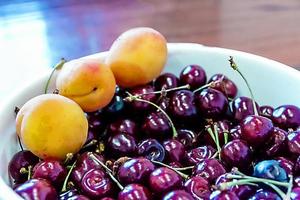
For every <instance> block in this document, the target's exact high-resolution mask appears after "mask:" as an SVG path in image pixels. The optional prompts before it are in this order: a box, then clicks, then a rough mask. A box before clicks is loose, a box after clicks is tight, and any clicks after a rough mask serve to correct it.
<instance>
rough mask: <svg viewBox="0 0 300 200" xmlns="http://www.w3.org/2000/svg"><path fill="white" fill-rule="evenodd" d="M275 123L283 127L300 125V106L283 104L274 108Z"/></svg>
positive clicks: (273, 117) (273, 118)
mask: <svg viewBox="0 0 300 200" xmlns="http://www.w3.org/2000/svg"><path fill="white" fill-rule="evenodd" d="M272 120H273V122H274V124H276V125H277V126H279V127H280V128H283V129H288V128H298V127H299V126H300V108H298V107H297V106H294V105H282V106H279V107H277V108H275V109H274V111H273V114H272Z"/></svg>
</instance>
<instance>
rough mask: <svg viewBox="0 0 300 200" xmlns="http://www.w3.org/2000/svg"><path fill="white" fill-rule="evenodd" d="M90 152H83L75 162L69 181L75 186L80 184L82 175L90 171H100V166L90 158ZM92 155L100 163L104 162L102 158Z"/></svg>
mask: <svg viewBox="0 0 300 200" xmlns="http://www.w3.org/2000/svg"><path fill="white" fill-rule="evenodd" d="M90 154H91V152H84V153H83V154H81V155H80V156H79V157H78V159H77V162H76V165H75V167H74V169H73V170H72V173H71V179H72V180H73V181H74V182H75V183H76V184H77V185H79V184H80V181H81V179H82V177H83V175H84V174H85V173H86V172H87V171H89V170H91V169H94V168H96V169H101V166H100V165H99V164H98V163H97V162H96V161H95V160H93V159H92V158H91V157H90ZM93 155H94V156H95V157H96V158H97V159H99V160H100V161H101V162H104V158H103V156H101V155H99V154H96V153H93Z"/></svg>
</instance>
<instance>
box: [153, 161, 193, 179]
mask: <svg viewBox="0 0 300 200" xmlns="http://www.w3.org/2000/svg"><path fill="white" fill-rule="evenodd" d="M151 162H153V163H155V164H158V165H161V166H164V167H166V168H169V169H171V170H173V171H175V172H176V173H177V174H179V175H180V176H181V177H182V178H184V179H188V178H189V176H188V175H187V174H184V173H182V172H180V171H179V170H177V169H176V168H173V167H171V166H169V165H166V164H165V163H162V162H159V161H156V160H151Z"/></svg>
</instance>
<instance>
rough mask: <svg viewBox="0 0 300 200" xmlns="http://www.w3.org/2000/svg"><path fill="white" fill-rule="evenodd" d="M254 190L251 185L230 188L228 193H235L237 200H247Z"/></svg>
mask: <svg viewBox="0 0 300 200" xmlns="http://www.w3.org/2000/svg"><path fill="white" fill-rule="evenodd" d="M256 190H257V188H256V187H255V186H251V185H235V186H233V187H232V188H230V191H231V192H233V193H235V194H236V196H237V197H238V198H239V199H249V198H250V197H251V196H252V195H253V194H255V192H256Z"/></svg>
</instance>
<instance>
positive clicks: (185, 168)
mask: <svg viewBox="0 0 300 200" xmlns="http://www.w3.org/2000/svg"><path fill="white" fill-rule="evenodd" d="M173 169H175V170H178V171H185V170H189V169H194V166H188V167H174V168H173Z"/></svg>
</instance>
